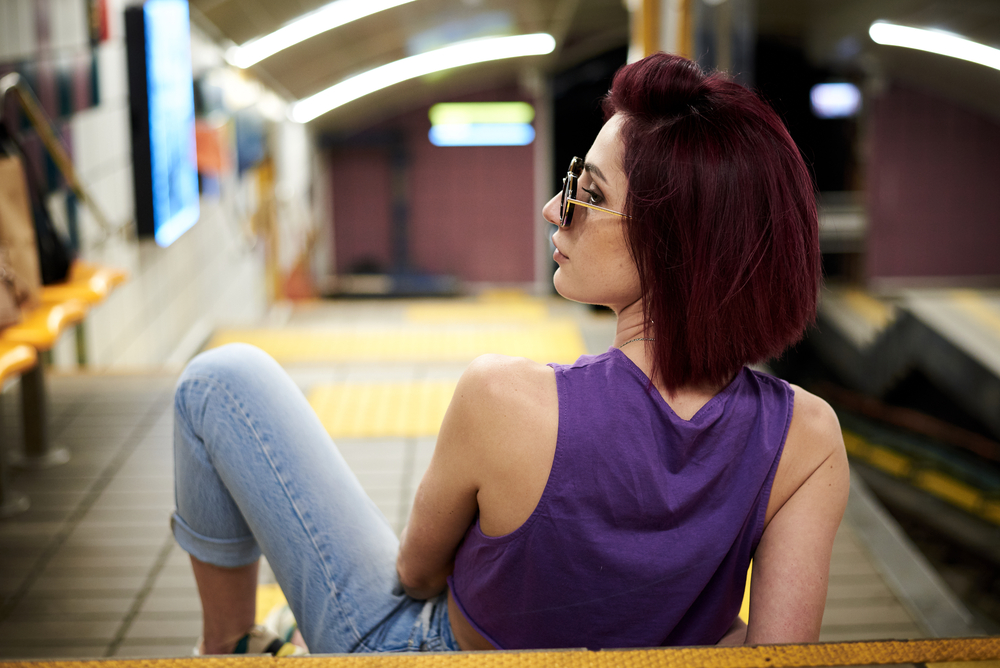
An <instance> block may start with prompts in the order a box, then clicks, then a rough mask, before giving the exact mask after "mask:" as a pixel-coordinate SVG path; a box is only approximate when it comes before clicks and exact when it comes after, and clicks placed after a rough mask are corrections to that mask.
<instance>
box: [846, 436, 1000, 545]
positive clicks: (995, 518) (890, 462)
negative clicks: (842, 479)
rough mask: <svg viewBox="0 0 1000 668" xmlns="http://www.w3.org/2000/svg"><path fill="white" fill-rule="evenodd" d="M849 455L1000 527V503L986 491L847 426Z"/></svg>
mask: <svg viewBox="0 0 1000 668" xmlns="http://www.w3.org/2000/svg"><path fill="white" fill-rule="evenodd" d="M843 435H844V446H845V448H846V449H847V454H848V455H850V456H851V457H853V458H855V459H858V460H860V461H863V462H865V463H866V464H868V465H869V466H873V467H874V468H877V469H879V470H880V471H883V472H885V473H888V474H889V475H891V476H893V477H895V478H899V479H900V480H906V481H907V482H909V483H911V484H912V485H913V486H914V487H917V488H919V489H922V490H923V491H925V492H927V493H928V494H931V495H932V496H935V497H937V498H939V499H941V500H942V501H945V502H947V503H949V504H951V505H953V506H955V507H957V508H961V509H962V510H964V511H966V512H967V513H969V514H970V515H975V516H976V517H978V518H980V519H982V520H984V521H986V522H989V523H990V524H994V525H998V526H1000V503H998V502H997V501H996V500H991V499H988V498H986V496H984V494H983V492H981V491H980V490H978V489H976V488H975V487H972V486H971V485H969V484H967V483H964V482H962V481H960V480H956V479H955V478H953V477H952V476H950V475H948V474H947V473H944V472H942V471H936V470H932V469H921V468H919V467H918V466H917V465H916V463H915V462H914V461H913V459H912V458H911V457H909V456H907V455H904V454H902V453H899V452H896V451H894V450H890V449H888V448H884V447H882V446H880V445H875V444H874V443H869V442H868V441H867V440H865V439H864V438H862V437H861V436H859V435H858V434H855V433H854V432H852V431H849V430H847V429H844V430H843Z"/></svg>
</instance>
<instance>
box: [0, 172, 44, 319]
mask: <svg viewBox="0 0 1000 668" xmlns="http://www.w3.org/2000/svg"><path fill="white" fill-rule="evenodd" d="M0 247H3V248H5V249H6V255H7V258H8V259H9V267H10V268H11V269H13V273H14V275H15V276H16V277H17V280H18V283H19V285H20V287H21V289H22V290H23V292H24V293H25V294H26V297H25V298H24V301H23V302H22V303H21V307H22V308H25V309H26V308H31V307H33V306H35V305H37V304H38V299H39V294H40V292H41V285H42V275H41V271H40V270H39V265H38V242H37V240H36V236H35V222H34V220H33V219H32V215H31V203H30V201H29V199H28V184H27V181H26V180H25V177H24V169H23V167H22V165H21V159H20V158H19V157H18V156H3V155H0Z"/></svg>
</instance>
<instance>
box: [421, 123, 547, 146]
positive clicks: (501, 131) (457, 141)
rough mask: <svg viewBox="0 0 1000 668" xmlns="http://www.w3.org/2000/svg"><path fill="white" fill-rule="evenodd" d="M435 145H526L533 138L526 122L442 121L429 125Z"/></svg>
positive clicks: (430, 136)
mask: <svg viewBox="0 0 1000 668" xmlns="http://www.w3.org/2000/svg"><path fill="white" fill-rule="evenodd" d="M428 138H429V139H430V140H431V143H432V144H434V145H435V146H527V145H528V144H530V143H531V142H532V141H534V140H535V129H534V128H533V127H531V125H529V124H528V123H467V124H457V123H443V124H441V125H434V126H431V129H430V132H429V134H428Z"/></svg>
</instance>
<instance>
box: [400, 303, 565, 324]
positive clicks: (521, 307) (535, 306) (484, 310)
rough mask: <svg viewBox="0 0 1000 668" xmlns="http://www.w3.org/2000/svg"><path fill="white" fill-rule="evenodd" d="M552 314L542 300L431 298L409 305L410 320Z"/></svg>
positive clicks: (527, 318)
mask: <svg viewBox="0 0 1000 668" xmlns="http://www.w3.org/2000/svg"><path fill="white" fill-rule="evenodd" d="M548 317H549V309H548V307H547V306H546V305H545V303H544V302H542V301H541V300H529V299H522V300H511V301H496V302H483V301H480V302H468V303H454V304H449V303H442V302H428V303H423V304H420V303H418V304H413V305H412V306H408V307H406V319H407V320H408V321H409V322H473V323H480V322H538V321H541V320H545V319H546V318H548Z"/></svg>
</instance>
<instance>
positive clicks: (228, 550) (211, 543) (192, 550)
mask: <svg viewBox="0 0 1000 668" xmlns="http://www.w3.org/2000/svg"><path fill="white" fill-rule="evenodd" d="M170 528H171V530H172V531H173V532H174V539H176V540H177V544H178V545H180V546H181V547H182V548H183V549H184V551H185V552H187V553H188V554H190V555H191V556H192V557H194V558H195V559H197V560H198V561H203V562H205V563H207V564H212V565H213V566H223V567H225V568H237V567H239V566H246V565H247V564H252V563H253V562H255V561H257V560H258V559H259V558H260V547H258V546H257V541H256V540H255V539H254V537H253V536H252V535H250V536H245V537H242V538H209V537H208V536H202V535H201V534H200V533H198V532H197V531H195V530H194V529H192V528H191V527H189V526H188V525H187V522H185V521H184V520H183V519H182V518H181V516H180V515H178V514H177V513H173V514H171V516H170Z"/></svg>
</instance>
